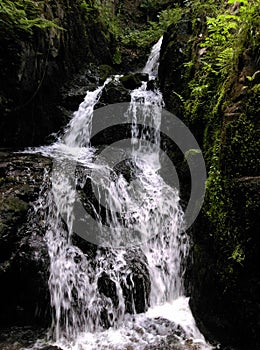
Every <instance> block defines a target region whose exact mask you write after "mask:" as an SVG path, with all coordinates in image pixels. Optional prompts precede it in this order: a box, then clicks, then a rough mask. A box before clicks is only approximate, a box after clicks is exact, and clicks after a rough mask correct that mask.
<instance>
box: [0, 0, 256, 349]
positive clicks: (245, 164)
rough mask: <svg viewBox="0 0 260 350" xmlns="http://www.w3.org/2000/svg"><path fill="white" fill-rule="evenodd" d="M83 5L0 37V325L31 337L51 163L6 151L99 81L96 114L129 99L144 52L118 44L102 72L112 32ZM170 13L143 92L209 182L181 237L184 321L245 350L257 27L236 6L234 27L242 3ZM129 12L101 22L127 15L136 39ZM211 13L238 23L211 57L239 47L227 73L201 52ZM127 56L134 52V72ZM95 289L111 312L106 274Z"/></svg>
mask: <svg viewBox="0 0 260 350" xmlns="http://www.w3.org/2000/svg"><path fill="white" fill-rule="evenodd" d="M85 3H87V5H88V6H89V7H88V10H87V12H86V8H85V7H84V6H82V2H80V1H59V0H56V1H46V2H45V1H44V7H43V9H42V11H43V12H42V13H43V14H44V17H46V18H47V19H48V20H51V21H53V20H55V23H57V25H58V26H60V27H61V28H56V27H50V28H46V29H39V28H35V29H34V30H33V34H31V33H26V32H21V33H18V34H17V31H15V32H7V33H5V32H4V30H2V33H3V35H1V39H0V40H1V49H0V50H1V61H0V66H1V70H0V72H1V73H0V76H1V79H0V82H1V83H0V98H1V100H0V111H1V114H0V115H1V119H0V125H1V127H0V134H1V138H0V139H1V144H0V147H1V154H0V158H1V165H0V193H1V196H0V201H1V210H0V280H1V292H0V296H1V298H0V308H1V316H0V323H1V327H2V328H6V327H7V326H8V327H11V329H15V328H13V327H28V326H29V327H31V326H33V327H36V329H39V332H41V329H42V328H43V329H45V328H46V327H48V326H49V324H50V319H51V308H50V299H49V298H50V296H49V290H48V285H47V281H48V274H49V256H48V251H47V246H46V242H45V241H44V238H43V237H44V233H43V224H42V222H41V221H42V220H44V218H41V217H38V218H37V220H35V221H32V220H31V217H32V215H34V205H35V204H34V203H35V201H36V200H37V198H38V195H39V193H40V192H41V185H42V183H43V179H44V174H45V172H46V171H48V170H50V169H51V167H52V162H51V160H50V159H49V158H47V157H43V156H40V155H35V154H34V155H29V154H21V153H20V154H19V153H14V151H17V150H18V149H19V150H21V149H22V148H24V147H30V146H35V145H41V144H44V143H48V142H51V140H53V138H54V136H49V135H50V134H52V133H57V132H58V130H60V128H63V127H64V126H65V125H66V123H67V122H68V121H69V120H70V118H71V114H72V111H75V110H77V107H78V105H79V103H80V102H81V101H82V100H83V99H84V96H85V94H86V91H87V90H94V89H95V88H96V87H97V86H99V85H100V84H102V83H103V82H104V81H105V79H106V78H107V77H108V76H110V75H111V74H115V73H116V72H117V71H118V70H119V72H120V73H123V75H124V76H123V78H121V80H120V81H117V82H115V81H113V82H110V83H109V84H107V86H106V87H105V88H104V90H103V93H102V96H101V98H100V100H99V107H102V106H105V105H107V104H113V103H117V102H129V101H130V100H131V96H130V93H131V90H132V89H135V88H137V87H138V86H140V85H141V84H142V81H143V80H146V79H147V77H146V76H145V75H143V76H140V75H138V74H135V71H136V70H138V68H139V67H138V66H139V65H141V64H140V62H142V60H143V57H145V55H146V49H144V50H143V51H142V50H141V52H140V48H136V47H134V46H133V44H128V46H127V45H126V47H124V48H123V49H122V48H121V50H122V53H121V56H122V61H121V62H120V63H118V62H115V61H117V60H115V57H116V56H115V54H116V53H118V51H117V48H116V47H117V46H116V45H118V46H119V44H116V35H115V32H113V33H111V32H109V34H108V27H107V24H105V23H104V21H102V20H101V18H100V14H99V11H100V10H98V8H97V7H93V9H92V7H91V6H92V5H93V4H92V2H89V3H88V2H85ZM162 3H163V4H162V8H163V9H164V8H166V7H167V6H169V4H168V2H167V1H165V2H162ZM177 3H178V6H180V9H182V11H183V13H181V16H180V17H179V18H178V19H174V21H175V22H174V23H173V24H171V25H170V26H169V27H168V28H167V30H166V31H165V32H164V37H163V42H162V47H161V52H160V64H159V75H158V81H157V82H152V83H150V89H151V90H152V89H153V88H154V86H153V85H156V84H157V85H158V86H159V87H160V90H161V91H162V93H163V97H164V101H165V105H166V108H167V109H168V110H169V111H170V112H172V113H174V114H176V115H177V116H178V117H179V118H180V119H182V120H183V121H184V122H185V123H186V125H187V126H188V127H189V129H190V130H191V131H192V133H193V134H194V135H195V137H196V139H197V141H198V143H199V145H200V147H201V149H202V151H203V155H204V159H205V163H206V167H207V172H208V178H207V182H206V197H205V201H204V205H203V208H202V211H201V212H200V215H199V217H198V218H197V220H196V222H195V223H194V225H193V226H192V228H191V229H190V230H189V235H190V237H191V240H192V248H191V254H190V257H189V261H190V264H189V266H188V269H187V273H186V281H185V284H186V290H187V292H188V295H189V296H190V306H191V309H192V311H193V314H194V317H195V319H196V321H197V324H198V326H199V328H200V329H201V331H202V332H203V334H204V335H205V336H206V338H207V339H209V340H210V341H211V342H212V343H217V342H220V343H221V344H223V348H224V347H225V346H226V348H227V349H229V348H232V349H233V348H234V349H238V350H239V349H241V350H242V349H248V348H250V349H253V350H254V349H258V347H259V342H260V340H259V327H260V322H259V295H260V293H259V286H260V284H259V283H260V282H259V281H260V276H259V271H258V270H257V266H258V265H259V244H260V242H259V237H258V230H259V105H258V97H259V24H258V23H257V21H256V18H257V13H258V14H259V7H258V6H257V3H256V4H255V2H253V3H252V4H251V5H250V2H249V5H248V6H249V8H246V10H247V16H248V17H247V18H246V19H245V18H244V17H243V16H246V14H245V11H243V6H246V4H243V3H235V4H233V5H232V4H230V5H229V6H227V5H226V6H224V5H223V4H222V5H223V6H224V7H223V9H222V12H221V14H219V15H217V14H216V13H214V9H213V7H212V6H211V5H212V4H210V2H209V4H208V7H207V6H206V5H205V6H204V7H203V6H198V4H194V5H193V6H192V5H189V4H182V2H176V4H177ZM219 3H222V2H219ZM246 3H247V2H246ZM140 5H141V1H136V3H135V7H134V8H135V9H136V10H134V11H132V12H131V10H133V5H132V4H130V2H128V1H124V2H123V5H122V4H121V5H120V4H119V3H118V2H115V3H113V6H114V7H113V11H114V13H116V12H117V10H118V9H119V8H121V12H123V13H127V15H126V17H127V16H128V17H127V21H128V22H130V24H131V25H136V26H137V28H139V26H140V22H142V21H143V19H144V14H145V13H146V12H144V10H142V7H141V9H140ZM195 5H196V6H195ZM220 5H221V4H219V6H220ZM253 5H255V6H254V8H253V10H252V7H253ZM120 6H121V7H120ZM122 6H123V8H122ZM216 6H217V5H216ZM250 6H252V7H250ZM128 7H129V8H128ZM178 8H179V7H178ZM145 11H146V10H145ZM153 11H155V13H156V11H158V9H152V8H150V16H151V17H153V15H154V12H153ZM178 11H179V10H178ZM211 11H212V12H211ZM225 11H226V12H225ZM250 11H251V12H250ZM86 13H87V17H86ZM223 13H225V15H226V16H233V17H232V18H228V21H229V22H232V21H234V23H236V21H237V19H236V18H242V19H241V21H242V22H241V23H242V24H243V25H244V22H245V23H246V25H245V26H244V27H243V30H242V31H241V32H242V34H243V36H240V37H239V38H238V39H234V38H233V37H229V34H230V33H231V34H232V33H233V32H234V31H235V29H236V28H235V26H234V25H233V24H232V25H231V26H230V29H228V34H227V33H225V34H223V35H225V38H226V39H225V40H226V42H228V45H230V46H227V47H225V46H223V47H222V51H223V50H225V49H226V48H230V47H231V45H233V44H234V43H233V42H232V40H234V41H235V40H238V41H239V45H238V42H235V44H234V45H235V46H234V47H238V49H237V51H235V50H233V51H232V55H233V56H232V59H233V61H232V64H231V65H229V66H225V64H224V63H223V61H224V62H229V61H228V59H230V56H225V57H224V58H223V57H222V58H221V56H218V55H219V53H216V52H215V51H214V49H213V48H212V47H213V44H214V43H212V42H211V41H210V40H213V39H212V36H211V35H212V33H213V34H214V33H215V32H214V30H213V29H212V27H211V25H212V24H211V22H210V21H209V20H208V19H207V17H211V18H217V19H218V20H219V22H218V27H219V28H222V27H223V26H224V24H223V23H222V22H221V19H219V17H218V16H221V15H223ZM236 16H237V17H236ZM239 16H240V17H239ZM133 17H134V18H133ZM86 18H87V19H86ZM56 19H57V21H56ZM124 20H125V19H124ZM224 21H225V20H224ZM1 23H2V22H1ZM134 23H136V24H134ZM232 23H233V22H232ZM241 23H239V25H240V26H241V27H242V24H241ZM221 26H222V27H221ZM211 30H212V31H211ZM223 31H224V29H223ZM221 35H222V34H221ZM207 38H208V39H207ZM227 38H228V39H227ZM215 40H216V39H215ZM218 40H220V41H221V39H219V38H218ZM228 40H230V41H228ZM203 42H206V45H205V46H203V45H202V43H203ZM131 45H132V46H131ZM211 45H212V46H211ZM214 45H215V44H214ZM223 45H225V44H223ZM214 47H215V46H214ZM220 47H221V45H220ZM129 52H131V54H130V53H129ZM136 52H138V53H139V54H140V62H139V60H138V58H136ZM227 52H228V51H227ZM229 53H230V52H229ZM214 55H215V56H214ZM129 56H131V57H130V58H129ZM214 59H215V60H216V62H217V63H219V62H222V66H220V68H219V66H218V65H216V66H214V64H215V61H214ZM221 59H222V61H221ZM205 62H206V63H205ZM131 64H134V66H133V67H132V68H131V70H132V73H131V74H128V72H129V69H128V66H129V65H131ZM207 64H208V66H207ZM209 64H210V65H211V66H210V67H209ZM204 67H206V68H204ZM173 157H175V164H176V168H177V170H178V172H179V173H180V174H181V176H182V178H183V184H182V188H181V191H182V199H183V205H184V206H185V201H186V197H187V196H188V193H187V191H188V190H189V186H188V185H187V182H188V181H189V173H188V172H189V170H188V169H187V166H186V165H187V164H186V161H185V157H179V155H178V153H177V154H174V155H173ZM74 239H75V244H76V245H77V246H78V247H80V248H81V249H82V251H83V252H84V251H87V252H88V253H89V254H90V255H91V254H92V255H93V256H94V255H95V254H96V248H95V246H92V245H88V244H86V242H84V241H81V239H80V238H79V237H78V236H75V237H74ZM135 254H136V253H131V252H130V253H129V257H128V260H129V266H130V269H132V271H134V274H133V276H134V278H135V281H134V283H136V284H137V285H138V286H140V288H139V289H137V291H136V305H137V307H136V309H137V310H136V312H137V313H141V312H143V311H145V309H146V306H147V300H146V298H147V296H148V295H149V293H150V288H151V286H150V281H149V278H147V276H148V274H147V271H146V270H145V269H146V268H145V265H143V264H142V261H138V259H136V258H135ZM130 284H131V283H130V281H129V285H130ZM99 289H100V293H101V294H103V295H105V296H107V297H111V298H112V300H113V302H114V303H115V304H116V303H118V300H117V298H116V294H115V286H114V285H113V282H111V280H110V279H109V278H107V276H106V275H105V274H104V275H103V276H102V279H101V280H100V282H99ZM124 297H125V299H126V300H128V303H127V305H128V312H129V313H131V312H133V310H132V309H131V308H132V303H131V300H130V299H131V298H130V296H129V295H128V290H127V289H125V295H124ZM103 320H104V327H105V328H106V327H109V322H108V321H107V320H108V318H107V316H106V315H104V317H103ZM19 329H20V328H19ZM7 333H8V332H7ZM9 334H10V332H9ZM2 338H3V343H4V342H5V341H6V339H8V336H6V331H3V332H2ZM0 339H1V338H0ZM12 339H15V336H14V338H12ZM20 344H21V345H22V346H23V345H24V346H27V344H28V342H26V341H25V343H23V341H20ZM175 348H176V349H177V347H176V344H173V345H172V347H171V346H170V345H169V349H175ZM151 349H152V348H151Z"/></svg>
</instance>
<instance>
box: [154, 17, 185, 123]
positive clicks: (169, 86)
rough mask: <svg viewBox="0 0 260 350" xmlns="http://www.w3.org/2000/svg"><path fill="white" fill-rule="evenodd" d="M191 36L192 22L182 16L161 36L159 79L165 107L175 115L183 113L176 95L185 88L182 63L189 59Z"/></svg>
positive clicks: (179, 115) (180, 93) (180, 102)
mask: <svg viewBox="0 0 260 350" xmlns="http://www.w3.org/2000/svg"><path fill="white" fill-rule="evenodd" d="M191 36H192V23H191V21H190V19H189V18H187V19H185V18H183V19H182V20H180V21H179V22H178V23H177V24H173V25H171V26H170V27H169V28H168V30H167V32H166V33H165V35H164V37H163V42H162V47H161V53H160V64H159V72H158V74H159V81H160V88H161V91H162V92H163V95H164V100H165V104H166V108H167V109H168V110H169V111H171V112H173V113H174V114H175V115H177V117H181V116H182V115H183V104H182V101H181V100H180V98H179V97H178V95H182V94H183V91H184V90H185V84H186V81H185V77H184V71H185V68H184V63H185V62H188V61H189V60H190V47H189V39H190V38H191Z"/></svg>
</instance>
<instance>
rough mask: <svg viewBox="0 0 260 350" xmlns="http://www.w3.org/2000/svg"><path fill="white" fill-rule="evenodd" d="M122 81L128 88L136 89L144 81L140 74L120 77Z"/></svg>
mask: <svg viewBox="0 0 260 350" xmlns="http://www.w3.org/2000/svg"><path fill="white" fill-rule="evenodd" d="M120 81H121V83H122V84H123V86H124V87H125V88H126V89H130V90H134V89H137V88H139V87H140V86H141V85H142V82H141V80H140V78H139V77H138V75H136V74H127V75H124V76H123V77H121V78H120Z"/></svg>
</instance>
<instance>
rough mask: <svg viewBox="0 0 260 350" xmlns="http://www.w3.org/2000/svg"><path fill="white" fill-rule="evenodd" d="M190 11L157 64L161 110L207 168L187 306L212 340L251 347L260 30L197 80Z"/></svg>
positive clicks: (255, 342) (255, 334)
mask: <svg viewBox="0 0 260 350" xmlns="http://www.w3.org/2000/svg"><path fill="white" fill-rule="evenodd" d="M196 16H197V17H196V19H194V17H193V14H191V13H190V14H189V15H187V14H186V16H185V17H183V18H182V20H181V21H180V22H178V23H177V24H174V25H172V26H171V27H170V28H169V29H168V32H167V33H166V35H165V36H164V41H163V45H162V51H161V63H160V68H159V78H160V84H161V89H162V91H163V93H164V99H165V101H166V107H167V108H168V109H169V110H170V111H171V112H173V113H175V114H176V115H177V116H179V117H180V118H182V119H183V120H184V122H185V123H186V124H187V125H188V126H189V128H190V130H191V131H192V132H193V134H194V135H195V136H196V138H197V140H198V142H199V144H200V146H201V148H202V150H203V154H204V158H205V161H206V166H207V171H208V180H207V183H206V185H207V192H206V198H205V201H204V205H203V209H202V211H201V213H200V216H199V218H198V219H197V221H196V222H195V224H194V225H193V227H192V232H191V235H192V239H193V249H192V264H191V270H190V271H189V273H188V278H189V280H190V285H189V291H190V295H191V300H190V305H191V308H192V311H193V313H194V316H195V318H196V320H197V323H198V325H199V327H200V328H201V330H202V331H203V332H204V334H205V335H206V336H207V337H208V338H209V339H210V340H211V341H214V340H216V341H220V342H222V343H223V344H224V345H225V344H226V345H227V344H228V345H232V346H235V347H236V348H237V349H249V348H250V349H254V350H256V349H258V348H259V346H260V345H259V344H260V338H259V334H260V323H259V312H260V299H259V296H260V292H259V291H260V289H259V288H260V275H259V269H258V268H257V266H258V265H259V259H260V254H259V253H260V241H259V234H258V233H259V214H258V213H259V199H260V198H259V193H260V191H259V189H260V187H259V186H260V177H259V173H260V171H259V170H260V169H259V150H260V145H259V105H258V102H257V101H258V100H259V87H260V85H259V69H260V67H259V56H258V49H257V42H258V41H259V31H258V32H257V26H256V25H254V26H252V27H251V30H252V33H254V34H253V35H254V36H253V38H254V39H253V40H250V39H249V38H250V36H249V34H246V33H245V36H244V41H242V42H241V50H240V52H239V54H238V56H237V59H235V58H234V61H233V66H232V69H230V70H229V71H228V72H226V73H225V75H224V73H223V74H222V73H221V74H218V75H216V74H215V76H214V74H211V76H210V75H209V76H208V77H207V79H205V80H204V84H202V83H201V81H202V75H203V74H204V73H203V68H202V64H203V63H202V55H203V54H204V52H205V49H204V51H203V50H201V46H200V43H201V42H202V40H203V39H204V38H205V37H206V36H207V25H206V18H205V16H204V15H203V14H200V15H198V13H197V14H196ZM257 33H258V34H257ZM212 77H213V78H212ZM200 79H201V80H200ZM195 84H197V85H195ZM194 87H195V88H194Z"/></svg>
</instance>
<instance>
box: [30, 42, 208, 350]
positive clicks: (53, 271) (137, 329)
mask: <svg viewBox="0 0 260 350" xmlns="http://www.w3.org/2000/svg"><path fill="white" fill-rule="evenodd" d="M161 43H162V38H161V39H160V40H159V41H158V43H156V45H154V47H153V48H152V51H151V55H150V57H149V59H148V61H147V64H146V66H145V68H144V70H143V72H146V73H148V74H149V77H150V80H155V79H156V77H157V72H158V62H159V53H160V47H161ZM112 79H118V77H117V76H116V77H111V78H109V79H107V80H106V81H105V83H104V84H103V85H102V86H100V87H98V88H97V89H96V90H95V91H92V92H88V93H87V94H86V97H85V99H84V101H83V102H82V103H81V104H80V106H79V109H78V111H76V112H75V113H74V115H73V118H72V119H71V121H70V123H69V124H68V126H67V128H66V129H65V132H64V135H63V137H60V138H59V139H58V140H57V142H56V143H54V144H53V145H51V146H46V147H41V148H40V149H37V151H40V152H41V153H42V154H43V155H46V156H49V157H51V158H52V159H53V164H54V170H53V171H52V173H51V174H46V176H45V177H46V179H45V182H44V185H43V188H42V193H41V196H40V198H39V200H38V202H37V203H36V205H35V208H36V211H37V213H38V215H40V216H41V217H42V218H44V223H45V225H46V227H47V229H46V234H45V239H46V242H47V246H48V251H49V256H50V277H49V290H50V296H51V305H52V310H53V316H52V325H51V328H50V331H49V336H50V339H52V340H54V341H56V343H57V344H58V346H61V347H62V348H64V349H69V348H72V347H73V349H75V350H76V349H77V350H78V349H82V348H85V349H97V348H98V349H101V350H103V349H118V350H119V349H127V348H129V349H138V350H143V349H146V346H147V344H148V345H149V344H153V345H156V344H157V345H158V344H164V345H165V343H163V342H164V341H165V337H166V335H167V336H168V335H169V336H170V335H171V334H172V333H173V332H174V331H176V329H177V330H178V327H180V328H181V331H180V330H179V331H177V333H176V334H177V335H176V339H177V340H178V341H179V342H180V343H181V344H185V341H186V340H187V339H192V341H193V342H194V344H195V343H196V341H197V342H198V344H199V345H198V346H200V349H204V348H205V349H210V348H211V347H210V346H209V345H207V344H206V342H205V340H204V338H203V336H202V335H201V334H200V332H199V331H198V329H197V328H196V325H195V321H194V319H193V318H192V315H191V312H190V310H189V306H188V298H186V297H185V296H184V287H183V274H184V272H185V261H186V258H187V256H188V253H189V239H188V236H187V234H186V233H185V230H184V227H185V222H184V213H183V211H182V208H181V206H180V203H179V202H180V198H179V194H178V190H177V189H175V188H171V187H170V186H169V185H167V184H166V183H165V182H164V180H163V178H162V177H161V176H160V175H159V172H158V170H159V169H160V167H161V164H160V156H159V153H160V125H161V112H162V109H163V107H164V103H163V98H162V94H161V92H160V91H159V90H158V89H157V88H154V89H153V91H151V90H147V82H143V83H142V86H141V87H140V88H138V89H136V90H133V91H132V93H131V102H130V104H129V107H128V109H127V111H126V113H125V118H126V119H127V120H128V121H129V122H130V123H131V125H132V129H131V162H130V163H128V168H129V172H130V173H131V174H132V175H131V176H132V179H130V180H129V179H128V180H127V179H126V178H125V177H124V176H123V175H122V174H120V173H119V174H118V172H116V171H115V170H114V169H113V168H111V167H110V166H109V164H107V163H106V162H105V161H104V163H102V162H99V163H98V164H97V163H95V157H96V149H95V148H94V147H91V140H90V135H91V128H92V118H93V113H94V107H95V105H96V104H97V103H98V102H99V99H100V97H101V94H102V91H103V89H104V87H105V86H106V85H107V84H108V83H109V82H110V81H111V80H112ZM147 122H149V125H151V126H152V128H151V129H150V130H147V128H145V127H144V128H142V130H141V131H140V128H139V125H140V124H141V125H145V124H147ZM151 139H152V140H153V142H150V141H151ZM77 167H78V170H77V171H76V172H75V168H77ZM90 170H91V171H90ZM68 174H73V176H74V177H73V178H72V177H71V176H69V177H68ZM88 181H92V183H93V186H95V188H96V190H95V194H96V195H97V197H98V199H99V200H100V202H102V203H104V207H105V208H109V211H108V210H106V211H105V220H106V223H107V225H108V226H109V227H111V230H112V233H113V239H114V241H113V242H116V243H117V246H115V245H113V244H111V245H109V244H108V245H107V246H94V245H91V244H90V245H89V247H88V249H87V251H85V252H83V250H81V249H80V248H79V247H78V246H76V245H75V242H74V232H73V224H74V221H75V212H74V203H75V201H76V198H77V191H78V190H79V191H83V190H84V188H85V186H86V185H87V183H88ZM50 183H51V185H50ZM90 206H91V209H92V211H93V212H94V216H95V220H96V222H97V223H98V227H99V228H100V235H101V237H103V236H102V234H103V233H102V232H103V231H102V230H104V229H105V228H104V224H103V221H104V217H103V216H104V215H103V214H104V213H103V214H102V212H101V210H99V209H100V207H94V206H93V205H90ZM118 214H120V215H119V216H118ZM126 232H127V234H126ZM132 233H138V234H140V235H142V239H141V240H140V242H139V244H138V245H133V246H130V245H129V241H131V240H133V241H134V238H133V237H134V236H133V237H132V236H130V237H129V236H127V235H129V234H130V235H131V234H132ZM104 237H106V236H105V235H104ZM124 242H127V244H126V245H125V246H124V244H122V243H124ZM137 259H138V260H137ZM129 261H131V263H129ZM135 264H136V266H138V269H139V270H138V271H139V272H140V271H142V273H144V274H146V275H147V280H144V279H143V280H142V283H144V284H145V286H142V288H143V291H144V294H146V296H145V298H144V300H143V303H144V304H145V305H144V307H143V310H142V312H141V313H140V311H138V307H139V306H138V303H137V301H138V296H136V295H137V292H136V290H137V289H138V288H139V287H140V286H138V281H139V280H138V278H139V277H138V274H137V273H136V270H135V269H136V266H135ZM140 281H141V280H140ZM103 285H107V286H108V287H107V288H108V290H109V292H110V294H111V295H112V296H111V295H108V293H107V292H106V291H105V292H104V290H103V289H104V288H105V287H103ZM126 295H127V299H128V301H127V302H128V304H127V303H126ZM170 310H171V311H170ZM129 312H131V313H132V314H133V315H130V314H129ZM136 312H139V314H136ZM157 317H161V319H162V321H159V320H158V319H157ZM167 318H168V321H167V322H172V323H169V324H168V323H167V322H166V321H165V319H167ZM166 324H168V326H167V325H166ZM167 327H168V328H167ZM166 328H167V330H166ZM167 332H168V333H167ZM178 332H179V333H178ZM133 339H134V340H133ZM158 342H159V343H158ZM164 345H161V346H162V347H161V349H163V348H164ZM127 346H129V347H127ZM196 346H197V345H196ZM181 349H185V348H181ZM187 349H188V348H187ZM194 349H195V347H194Z"/></svg>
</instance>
